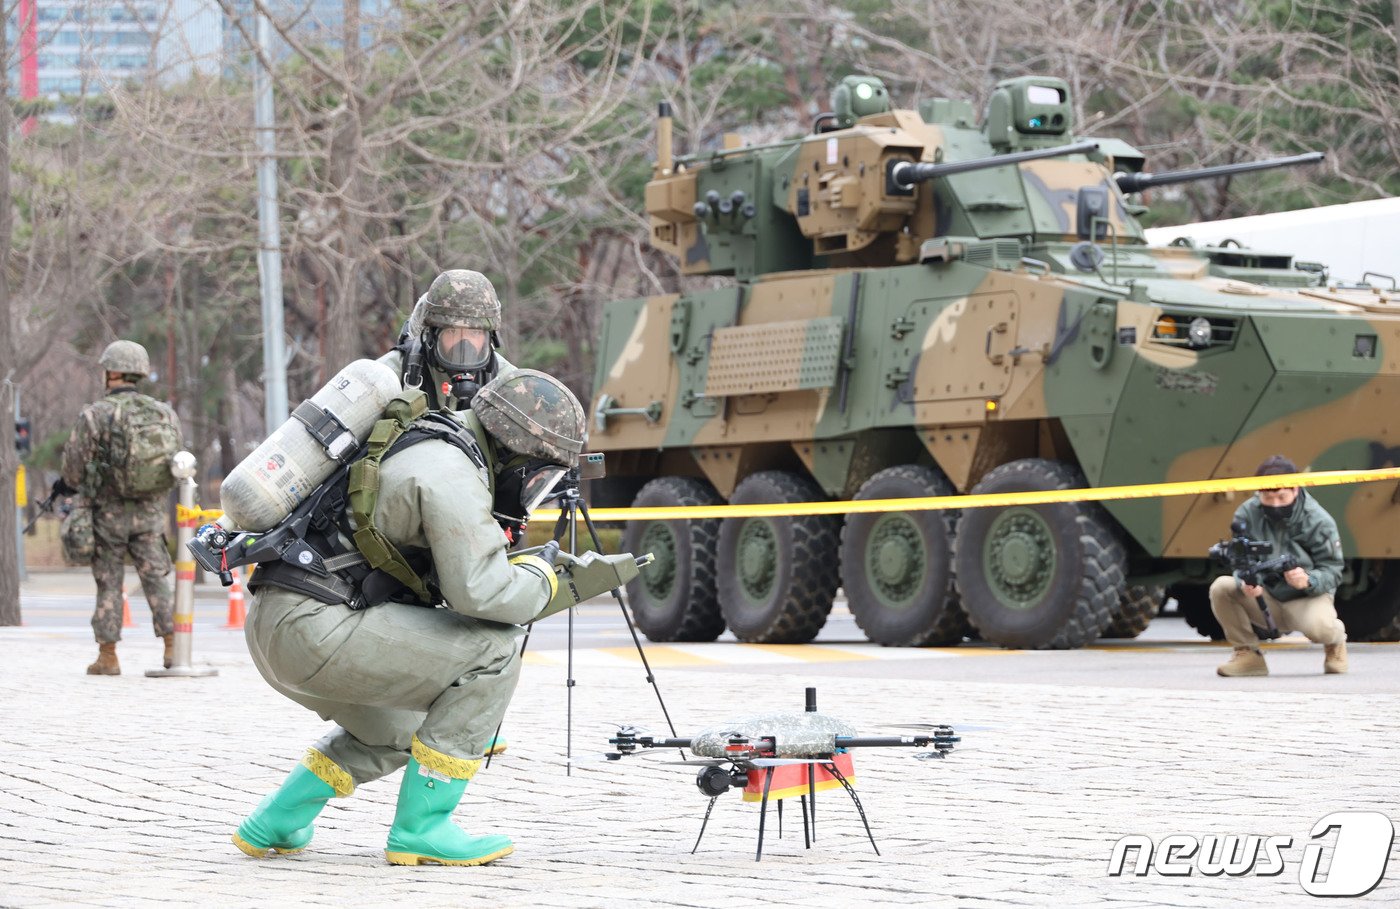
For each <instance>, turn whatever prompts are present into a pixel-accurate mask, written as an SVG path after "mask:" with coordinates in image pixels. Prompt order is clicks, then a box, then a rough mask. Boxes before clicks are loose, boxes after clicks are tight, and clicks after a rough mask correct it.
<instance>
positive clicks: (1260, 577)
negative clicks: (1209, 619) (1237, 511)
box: [1209, 520, 1298, 641]
mask: <svg viewBox="0 0 1400 909" xmlns="http://www.w3.org/2000/svg"><path fill="white" fill-rule="evenodd" d="M1245 529H1246V525H1245V522H1244V521H1239V520H1236V521H1234V522H1232V523H1231V524H1230V532H1231V533H1232V534H1234V536H1233V537H1232V538H1230V539H1229V540H1221V541H1220V542H1219V543H1216V544H1215V545H1214V546H1212V547H1211V548H1210V550H1209V553H1210V557H1211V558H1212V559H1215V560H1216V561H1218V562H1222V563H1224V565H1225V566H1226V567H1227V568H1229V569H1230V572H1231V573H1232V574H1233V575H1234V576H1235V577H1236V578H1239V580H1240V583H1242V584H1248V585H1249V586H1250V587H1262V586H1264V583H1265V582H1266V581H1271V580H1272V579H1274V578H1278V577H1281V576H1282V575H1283V573H1284V572H1286V571H1291V570H1292V569H1294V568H1297V567H1298V560H1297V559H1296V558H1294V557H1293V555H1292V554H1291V553H1287V552H1285V553H1284V554H1283V555H1279V556H1274V557H1273V558H1269V556H1270V555H1272V554H1273V551H1274V544H1273V543H1270V542H1267V541H1265V540H1251V539H1250V538H1249V537H1247V536H1245ZM1256 602H1257V603H1258V604H1259V611H1260V612H1262V613H1263V615H1264V624H1265V627H1263V628H1261V627H1259V626H1258V625H1254V623H1253V622H1251V623H1250V624H1251V625H1253V627H1254V633H1255V634H1256V635H1258V637H1259V639H1260V640H1261V641H1272V640H1275V639H1276V638H1278V637H1279V636H1280V634H1281V632H1280V631H1279V630H1278V626H1277V625H1276V624H1275V623H1274V617H1273V616H1272V615H1271V614H1270V613H1269V604H1268V603H1267V602H1265V601H1264V598H1263V597H1262V596H1261V597H1256Z"/></svg>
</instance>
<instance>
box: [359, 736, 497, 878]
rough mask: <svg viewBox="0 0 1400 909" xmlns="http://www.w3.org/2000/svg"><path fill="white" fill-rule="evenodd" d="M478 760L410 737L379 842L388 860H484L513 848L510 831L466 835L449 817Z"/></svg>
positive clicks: (415, 862)
mask: <svg viewBox="0 0 1400 909" xmlns="http://www.w3.org/2000/svg"><path fill="white" fill-rule="evenodd" d="M420 758H422V759H423V760H426V761H428V766H424V765H423V764H422V763H420V762H419V759H420ZM480 764H481V761H479V760H475V761H469V760H464V759H462V758H454V757H452V756H451V755H446V754H443V753H442V752H440V751H435V750H433V749H432V748H429V747H428V746H426V745H424V744H423V743H422V742H420V741H418V739H417V738H416V737H415V738H414V740H413V757H411V758H409V761H408V766H407V767H405V768H404V771H403V781H402V782H401V783H400V784H399V800H398V806H397V808H396V810H395V811H394V825H393V826H392V827H390V828H389V843H388V845H387V846H385V848H384V857H385V858H386V859H388V860H389V863H390V864H391V865H426V864H437V865H484V864H486V863H487V862H491V861H495V860H496V859H498V858H501V857H503V856H507V855H510V854H511V853H512V852H514V851H515V844H514V843H512V842H511V840H510V837H506V836H496V835H493V836H470V835H468V834H467V833H466V832H465V831H463V830H462V829H461V828H460V827H458V826H457V825H456V824H454V823H452V812H453V810H454V809H455V808H456V807H457V803H458V802H460V801H461V800H462V794H463V793H464V792H466V791H467V782H468V781H469V780H470V778H471V776H472V775H473V774H475V773H476V769H477V767H478V766H480Z"/></svg>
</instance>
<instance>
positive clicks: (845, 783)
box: [826, 761, 880, 855]
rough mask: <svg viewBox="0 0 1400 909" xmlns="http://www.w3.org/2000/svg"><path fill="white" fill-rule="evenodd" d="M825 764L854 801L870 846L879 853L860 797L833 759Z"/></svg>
mask: <svg viewBox="0 0 1400 909" xmlns="http://www.w3.org/2000/svg"><path fill="white" fill-rule="evenodd" d="M826 766H827V767H828V768H829V769H830V770H831V774H832V776H834V777H836V779H838V780H840V781H841V787H842V788H843V789H845V790H846V794H847V795H849V796H850V797H851V801H853V802H855V803H856V811H857V812H858V813H859V814H860V822H861V823H862V824H864V825H865V835H866V836H868V837H870V845H871V848H873V849H874V850H875V854H876V855H879V854H880V847H879V846H876V845H875V834H873V833H871V832H870V821H868V820H866V819H865V806H863V805H862V804H861V803H860V797H859V796H857V795H856V790H855V787H854V786H852V785H851V784H850V782H849V781H847V779H846V777H845V774H843V773H842V772H841V768H839V767H837V766H836V762H835V761H832V762H831V763H829V764H827V765H826Z"/></svg>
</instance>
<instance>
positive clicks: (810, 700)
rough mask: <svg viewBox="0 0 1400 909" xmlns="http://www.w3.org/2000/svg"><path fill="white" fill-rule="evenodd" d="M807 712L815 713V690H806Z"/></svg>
mask: <svg viewBox="0 0 1400 909" xmlns="http://www.w3.org/2000/svg"><path fill="white" fill-rule="evenodd" d="M807 712H808V713H816V712H817V689H815V688H808V689H807Z"/></svg>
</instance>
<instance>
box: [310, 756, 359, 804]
mask: <svg viewBox="0 0 1400 909" xmlns="http://www.w3.org/2000/svg"><path fill="white" fill-rule="evenodd" d="M301 763H302V766H303V767H305V768H306V769H307V770H310V771H311V772H312V773H314V774H316V775H317V776H318V777H320V778H321V779H322V781H324V782H325V784H326V785H327V786H330V787H331V788H332V789H334V790H335V794H336V795H337V796H338V797H340V798H344V797H345V796H347V795H349V794H350V793H352V792H354V791H355V780H354V779H353V778H351V776H350V774H348V773H346V772H345V770H344V768H342V767H341V766H340V765H339V764H337V763H336V762H335V761H333V760H331V759H330V758H328V757H326V756H325V755H324V754H322V753H321V752H319V751H317V750H316V749H315V748H308V749H306V757H304V758H302V759H301Z"/></svg>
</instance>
